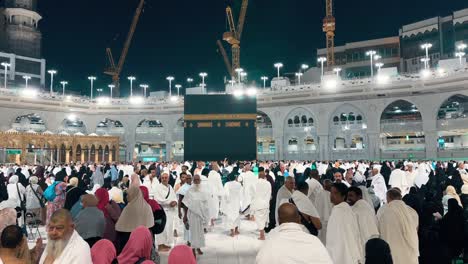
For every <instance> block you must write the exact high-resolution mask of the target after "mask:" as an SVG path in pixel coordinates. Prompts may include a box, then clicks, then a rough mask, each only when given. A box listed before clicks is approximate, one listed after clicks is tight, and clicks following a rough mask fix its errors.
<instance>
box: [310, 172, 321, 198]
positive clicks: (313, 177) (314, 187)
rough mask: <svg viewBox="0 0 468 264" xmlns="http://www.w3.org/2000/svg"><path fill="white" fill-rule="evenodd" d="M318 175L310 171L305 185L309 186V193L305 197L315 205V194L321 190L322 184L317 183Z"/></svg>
mask: <svg viewBox="0 0 468 264" xmlns="http://www.w3.org/2000/svg"><path fill="white" fill-rule="evenodd" d="M319 180H320V175H319V173H318V171H317V170H311V172H310V178H309V179H307V180H306V182H307V184H308V185H309V193H308V194H307V196H308V197H309V199H310V201H311V202H312V203H315V198H316V197H317V194H318V193H319V192H320V191H321V190H323V187H322V184H320V182H319Z"/></svg>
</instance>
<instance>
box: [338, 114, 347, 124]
mask: <svg viewBox="0 0 468 264" xmlns="http://www.w3.org/2000/svg"><path fill="white" fill-rule="evenodd" d="M346 120H348V117H347V115H346V114H345V113H342V114H341V115H340V121H341V122H346Z"/></svg>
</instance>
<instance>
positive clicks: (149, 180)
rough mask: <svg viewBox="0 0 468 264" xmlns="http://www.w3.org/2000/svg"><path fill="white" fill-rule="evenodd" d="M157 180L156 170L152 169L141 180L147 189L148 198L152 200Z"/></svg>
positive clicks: (157, 183)
mask: <svg viewBox="0 0 468 264" xmlns="http://www.w3.org/2000/svg"><path fill="white" fill-rule="evenodd" d="M158 185H159V180H158V178H157V177H156V169H152V170H151V172H150V174H148V175H146V176H145V178H144V179H143V186H145V187H146V188H148V192H149V196H150V198H154V194H155V193H156V189H157V188H158Z"/></svg>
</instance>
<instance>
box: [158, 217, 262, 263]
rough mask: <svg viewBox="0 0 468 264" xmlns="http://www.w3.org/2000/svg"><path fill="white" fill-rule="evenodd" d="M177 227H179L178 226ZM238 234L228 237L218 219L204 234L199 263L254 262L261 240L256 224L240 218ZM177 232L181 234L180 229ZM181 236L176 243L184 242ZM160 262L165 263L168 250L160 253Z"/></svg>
mask: <svg viewBox="0 0 468 264" xmlns="http://www.w3.org/2000/svg"><path fill="white" fill-rule="evenodd" d="M178 229H181V227H180V228H178ZM240 233H241V234H240V235H239V236H236V237H230V236H229V235H228V231H227V230H226V229H225V228H224V225H223V223H221V222H220V221H218V222H217V223H216V224H215V226H214V228H212V229H211V230H210V232H208V233H207V234H206V237H205V238H206V247H205V248H202V251H203V253H204V254H203V255H201V256H198V258H197V263H199V264H217V263H223V264H254V263H255V257H256V255H257V251H258V250H259V248H260V246H261V243H262V241H259V240H258V239H257V238H258V233H257V232H256V224H255V222H252V221H246V220H242V222H241V226H240ZM179 234H183V233H182V232H181V231H180V232H179ZM184 243H185V241H183V237H180V236H179V237H178V238H177V241H176V244H184ZM160 255H161V263H162V264H166V263H167V257H168V255H169V253H168V252H166V253H161V254H160Z"/></svg>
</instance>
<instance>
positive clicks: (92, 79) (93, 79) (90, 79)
mask: <svg viewBox="0 0 468 264" xmlns="http://www.w3.org/2000/svg"><path fill="white" fill-rule="evenodd" d="M88 80H89V81H90V82H91V97H90V98H91V100H93V89H94V88H93V85H94V81H95V80H96V77H94V76H89V77H88Z"/></svg>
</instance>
